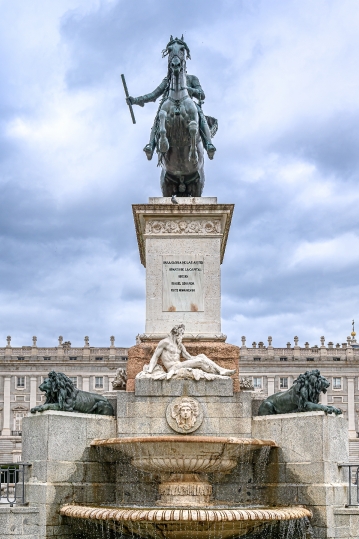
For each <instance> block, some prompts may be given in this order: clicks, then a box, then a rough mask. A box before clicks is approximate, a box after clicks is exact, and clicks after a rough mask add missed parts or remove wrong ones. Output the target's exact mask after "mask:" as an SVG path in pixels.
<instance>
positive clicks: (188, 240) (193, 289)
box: [133, 197, 234, 341]
mask: <svg viewBox="0 0 359 539" xmlns="http://www.w3.org/2000/svg"><path fill="white" fill-rule="evenodd" d="M233 208H234V205H233V204H217V199H216V198H208V197H201V198H179V199H178V204H173V203H172V202H171V199H170V198H160V197H158V198H150V199H149V204H135V205H133V214H134V219H135V226H136V234H137V241H138V247H139V251H140V258H141V262H142V264H143V265H144V266H145V268H146V327H145V333H144V334H143V335H141V340H142V341H144V340H159V339H162V338H164V337H165V336H166V335H167V334H168V333H169V331H170V330H171V329H172V327H173V326H175V325H176V324H180V323H184V324H185V326H186V334H185V339H186V338H187V339H192V340H193V339H198V340H206V341H209V340H215V341H218V340H222V341H224V340H225V336H224V335H223V334H222V333H221V286H220V264H221V263H222V260H223V256H224V251H225V247H226V242H227V237H228V232H229V227H230V223H231V218H232V213H233Z"/></svg>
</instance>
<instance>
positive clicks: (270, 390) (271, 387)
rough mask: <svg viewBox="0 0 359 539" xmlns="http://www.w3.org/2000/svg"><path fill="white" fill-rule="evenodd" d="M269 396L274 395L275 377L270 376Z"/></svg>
mask: <svg viewBox="0 0 359 539" xmlns="http://www.w3.org/2000/svg"><path fill="white" fill-rule="evenodd" d="M267 381H268V396H269V395H273V394H274V376H268V377H267Z"/></svg>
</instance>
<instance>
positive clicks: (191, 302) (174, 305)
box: [162, 255, 204, 312]
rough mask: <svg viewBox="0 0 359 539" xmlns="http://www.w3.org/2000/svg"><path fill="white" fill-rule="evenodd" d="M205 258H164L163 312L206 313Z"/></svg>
mask: <svg viewBox="0 0 359 539" xmlns="http://www.w3.org/2000/svg"><path fill="white" fill-rule="evenodd" d="M203 274H204V262H203V256H195V255H191V256H183V255H178V256H177V255H164V256H163V257H162V311H165V312H166V311H167V312H168V311H181V312H188V311H190V312H191V311H192V312H198V311H204V301H203Z"/></svg>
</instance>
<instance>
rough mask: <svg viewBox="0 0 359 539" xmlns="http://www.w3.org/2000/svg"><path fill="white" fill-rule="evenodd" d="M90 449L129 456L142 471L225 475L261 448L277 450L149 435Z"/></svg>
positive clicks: (249, 441) (254, 443) (258, 443)
mask: <svg viewBox="0 0 359 539" xmlns="http://www.w3.org/2000/svg"><path fill="white" fill-rule="evenodd" d="M91 445H92V446H101V447H110V448H112V449H115V450H117V451H121V452H122V453H125V454H126V455H127V456H129V457H131V464H132V465H133V466H135V467H136V468H138V469H139V470H143V471H145V472H157V473H166V472H167V473H182V474H187V473H189V474H191V473H212V472H219V473H228V472H230V471H231V470H232V469H233V468H234V467H235V466H236V464H237V460H238V458H239V457H241V459H242V460H243V459H245V458H246V455H248V453H250V452H251V451H254V450H255V449H260V448H261V447H265V446H269V447H277V444H276V443H275V442H273V441H272V440H257V439H253V438H225V437H215V436H150V437H146V438H140V437H138V438H136V437H131V438H110V439H107V440H99V439H96V440H93V441H92V442H91Z"/></svg>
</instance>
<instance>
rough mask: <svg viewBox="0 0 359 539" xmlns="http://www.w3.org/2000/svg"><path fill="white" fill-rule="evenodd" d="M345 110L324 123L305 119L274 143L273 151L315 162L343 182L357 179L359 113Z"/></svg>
mask: <svg viewBox="0 0 359 539" xmlns="http://www.w3.org/2000/svg"><path fill="white" fill-rule="evenodd" d="M340 106H341V108H343V109H344V110H341V111H339V112H336V113H335V114H334V115H333V116H331V117H328V118H325V119H323V120H320V119H318V118H312V117H311V118H308V117H307V118H305V119H303V120H302V122H301V123H300V124H299V125H295V126H291V129H290V131H287V132H285V133H282V134H281V135H280V136H279V137H278V138H277V140H274V141H273V142H272V143H271V144H270V149H272V150H273V151H277V152H278V151H279V152H281V153H283V154H290V155H294V156H298V157H300V158H301V159H304V160H307V161H309V162H313V163H315V165H316V166H317V167H318V168H319V169H321V170H322V171H323V172H324V173H325V174H335V175H337V177H338V180H339V181H343V180H347V179H350V178H353V177H354V178H355V180H356V181H358V166H359V154H358V146H359V112H358V111H356V110H355V111H352V110H345V108H344V107H345V103H343V104H341V105H340Z"/></svg>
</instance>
